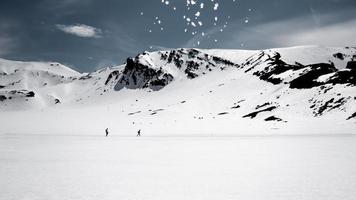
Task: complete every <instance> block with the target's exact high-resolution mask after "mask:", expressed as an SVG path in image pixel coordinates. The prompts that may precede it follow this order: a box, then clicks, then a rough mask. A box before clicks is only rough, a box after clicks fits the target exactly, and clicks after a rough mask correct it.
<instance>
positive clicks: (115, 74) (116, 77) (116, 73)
mask: <svg viewBox="0 0 356 200" xmlns="http://www.w3.org/2000/svg"><path fill="white" fill-rule="evenodd" d="M119 75H120V71H113V72H111V73H110V74H109V76H108V78H107V79H106V81H105V85H107V84H108V83H109V82H110V81H111V79H112V78H115V80H117V79H118V78H119Z"/></svg>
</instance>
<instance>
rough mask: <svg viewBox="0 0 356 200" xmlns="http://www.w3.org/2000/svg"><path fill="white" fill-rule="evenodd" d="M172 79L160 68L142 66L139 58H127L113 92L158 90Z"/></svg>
mask: <svg viewBox="0 0 356 200" xmlns="http://www.w3.org/2000/svg"><path fill="white" fill-rule="evenodd" d="M173 79H174V77H173V76H172V75H171V74H169V73H167V72H165V71H164V70H163V69H162V68H159V69H156V68H154V67H153V66H148V65H147V64H143V63H142V62H141V60H140V58H139V57H136V58H128V59H127V63H126V66H125V69H124V71H123V74H122V76H121V78H120V79H119V81H118V83H117V84H116V86H115V90H121V89H123V88H128V89H140V88H150V89H152V90H160V89H162V88H163V87H164V86H166V85H168V84H169V83H170V82H171V81H173Z"/></svg>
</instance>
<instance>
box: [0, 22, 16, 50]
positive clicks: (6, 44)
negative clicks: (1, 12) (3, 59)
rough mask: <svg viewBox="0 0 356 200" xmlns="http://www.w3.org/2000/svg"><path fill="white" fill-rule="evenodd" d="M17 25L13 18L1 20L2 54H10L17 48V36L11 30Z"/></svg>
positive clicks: (0, 48)
mask: <svg viewBox="0 0 356 200" xmlns="http://www.w3.org/2000/svg"><path fill="white" fill-rule="evenodd" d="M16 26H17V23H16V22H15V21H13V20H0V56H4V55H8V54H10V53H12V52H13V51H14V50H15V49H16V48H17V46H18V41H17V38H16V37H15V36H14V34H12V33H11V31H10V30H11V29H14V28H15V27H16Z"/></svg>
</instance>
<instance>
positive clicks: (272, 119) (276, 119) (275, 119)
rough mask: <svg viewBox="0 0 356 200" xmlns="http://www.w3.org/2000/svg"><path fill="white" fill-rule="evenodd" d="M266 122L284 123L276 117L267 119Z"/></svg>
mask: <svg viewBox="0 0 356 200" xmlns="http://www.w3.org/2000/svg"><path fill="white" fill-rule="evenodd" d="M265 121H266V122H269V121H277V122H281V121H283V119H281V118H278V117H275V116H271V117H268V118H266V119H265Z"/></svg>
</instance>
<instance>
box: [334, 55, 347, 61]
mask: <svg viewBox="0 0 356 200" xmlns="http://www.w3.org/2000/svg"><path fill="white" fill-rule="evenodd" d="M333 56H334V57H335V58H338V59H340V60H344V59H345V56H346V55H345V54H343V53H336V54H334V55H333Z"/></svg>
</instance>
